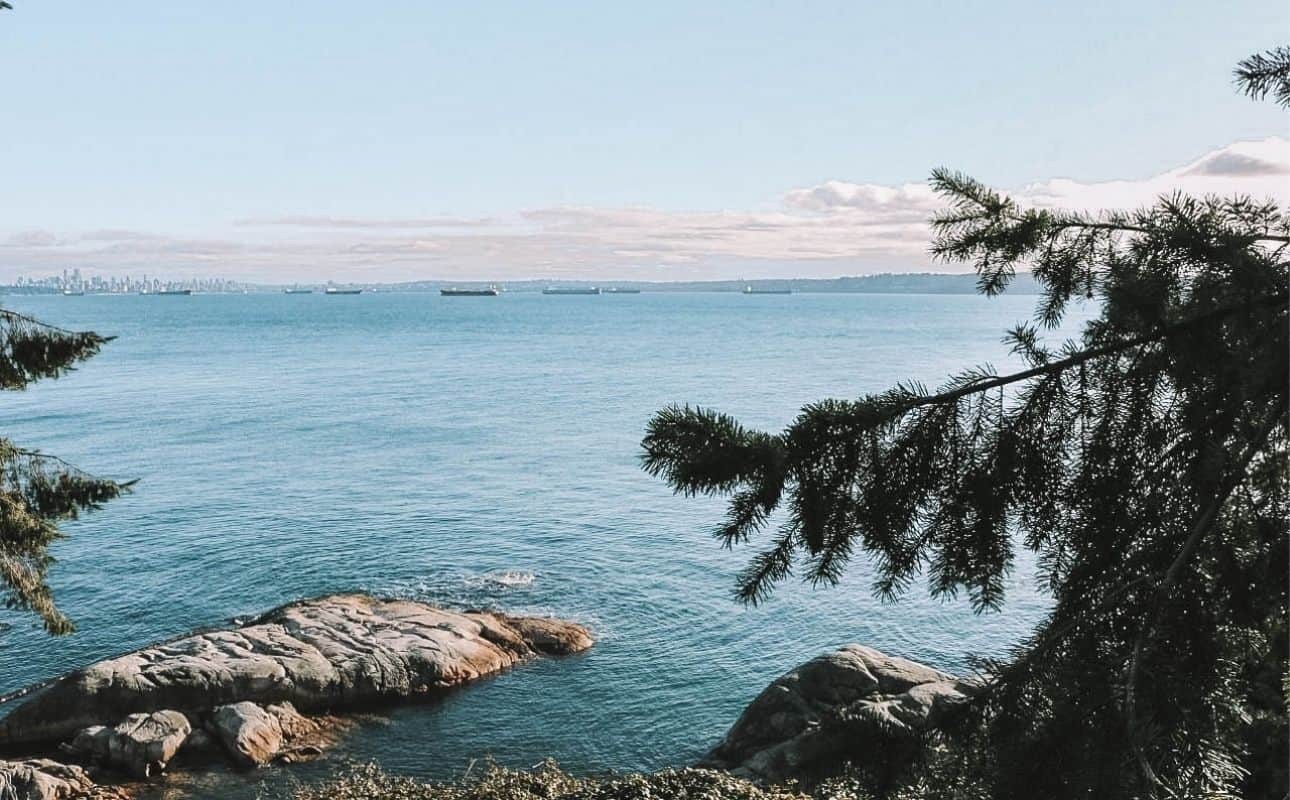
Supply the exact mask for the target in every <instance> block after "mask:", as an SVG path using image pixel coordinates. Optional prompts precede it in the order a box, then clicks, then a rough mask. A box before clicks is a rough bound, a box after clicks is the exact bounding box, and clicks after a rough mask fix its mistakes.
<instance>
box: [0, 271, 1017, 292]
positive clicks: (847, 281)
mask: <svg viewBox="0 0 1290 800" xmlns="http://www.w3.org/2000/svg"><path fill="white" fill-rule="evenodd" d="M489 283H490V282H489V281H441V280H432V281H409V282H406V283H354V284H346V285H347V286H349V285H352V286H355V287H362V288H364V289H367V290H369V291H378V292H437V291H439V290H440V289H442V288H445V287H449V286H460V287H467V286H486V285H488V284H489ZM325 285H326V284H324V283H317V284H310V283H293V284H290V286H292V287H306V288H312V289H315V290H317V291H322V289H323V287H324V286H325ZM497 285H498V286H501V287H503V288H504V289H505V290H506V291H508V292H540V291H542V290H543V289H545V288H547V287H548V286H565V287H579V286H600V287H602V288H607V287H611V286H614V287H619V288H623V289H639V290H641V291H642V292H742V291H743V290H744V287H746V286H752V287H754V288H757V289H792V290H793V291H794V292H798V293H800V294H976V291H977V289H976V275H974V274H967V275H962V274H959V275H948V274H944V273H936V272H914V273H883V274H880V275H854V276H849V277H843V278H766V279H759V278H747V279H740V280H733V281H612V280H606V281H569V280H523V281H498V282H497ZM237 288H238V290H241V289H242V288H245V289H247V290H249V291H252V292H280V291H282V290H283V289H284V288H287V287H286V286H285V285H282V284H237ZM1008 292H1009V293H1011V294H1039V287H1038V284H1036V283H1035V279H1034V277H1033V276H1031V274H1030V273H1028V272H1023V273H1021V274H1019V275H1017V277H1016V279H1015V280H1014V281H1013V282H1012V285H1011V286H1009V287H1008ZM58 293H59V290H58V289H57V288H56V287H50V286H30V285H28V286H3V285H0V294H58Z"/></svg>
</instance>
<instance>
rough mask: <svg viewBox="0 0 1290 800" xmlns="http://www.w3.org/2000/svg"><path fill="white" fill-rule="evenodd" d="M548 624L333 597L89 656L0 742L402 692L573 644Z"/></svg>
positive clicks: (22, 712) (578, 630) (357, 702)
mask: <svg viewBox="0 0 1290 800" xmlns="http://www.w3.org/2000/svg"><path fill="white" fill-rule="evenodd" d="M591 644H592V639H591V635H590V634H589V632H588V631H587V630H586V629H585V628H583V627H582V626H581V625H577V624H575V623H572V622H564V621H561V620H555V619H545V618H537V617H516V616H509V615H506V614H500V613H490V612H455V611H447V610H444V609H440V608H436V607H434V606H430V605H426V604H424V603H419V602H414V601H408V600H382V599H377V598H373V597H368V596H365V595H333V596H328V597H321V598H317V599H313V600H305V601H301V602H298V603H292V604H289V605H286V606H282V607H281V608H278V609H275V610H273V611H270V612H269V613H267V614H265V615H263V616H262V617H259V618H258V619H255V620H252V621H250V622H247V623H246V624H243V625H240V626H237V627H233V628H229V629H226V630H215V631H209V632H205V633H199V634H195V635H192V636H187V637H184V638H181V639H176V640H174V641H170V642H165V643H162V644H157V645H153V646H151V647H147V648H144V649H142V650H137V651H135V652H133V653H128V654H126V655H123V656H120V657H117V658H113V659H108V660H106V661H100V662H98V663H97V664H93V665H91V666H89V667H87V668H85V669H83V670H80V671H78V672H75V673H72V674H70V675H67V676H65V677H63V678H61V679H59V680H58V681H55V682H54V683H52V684H50V685H49V686H47V687H44V688H43V689H40V690H39V691H36V692H33V693H32V694H31V695H30V696H29V697H28V698H27V699H26V700H25V701H24V702H23V703H22V704H21V705H19V706H18V707H17V708H15V709H14V710H13V711H12V712H11V713H10V714H9V715H8V716H7V717H5V719H4V720H3V721H0V744H32V743H42V742H57V741H60V740H61V741H65V740H67V739H69V738H70V737H72V736H73V735H74V734H76V733H77V731H79V730H81V729H83V728H87V727H90V726H93V725H115V724H116V723H118V722H120V721H121V720H123V719H125V718H126V717H127V716H129V715H130V714H136V713H150V712H153V711H160V710H163V709H170V710H176V711H180V712H183V713H185V714H189V715H190V716H192V715H202V714H206V713H208V712H210V711H213V710H214V709H215V708H217V707H219V706H224V705H230V704H235V703H239V702H242V701H252V702H255V703H258V704H261V705H264V704H271V703H281V702H290V703H292V704H294V705H295V707H296V708H298V709H300V710H302V711H324V710H332V709H346V708H356V707H361V706H363V705H364V704H365V703H370V702H374V701H388V700H396V699H399V698H410V697H414V696H418V695H424V694H426V693H429V692H433V691H434V690H436V689H443V688H447V687H451V686H456V685H459V684H462V683H466V682H468V681H471V680H474V679H476V678H479V677H481V676H483V675H488V674H490V673H494V672H497V671H499V670H502V669H505V668H506V667H509V666H512V665H513V664H516V663H518V662H520V661H523V660H525V659H527V658H530V657H533V656H536V655H541V654H551V655H565V654H570V653H576V652H579V651H581V650H585V649H587V648H588V647H590V646H591Z"/></svg>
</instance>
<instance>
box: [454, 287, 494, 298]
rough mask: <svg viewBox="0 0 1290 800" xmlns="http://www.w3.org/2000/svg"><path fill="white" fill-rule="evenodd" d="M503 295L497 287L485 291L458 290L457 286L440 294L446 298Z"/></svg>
mask: <svg viewBox="0 0 1290 800" xmlns="http://www.w3.org/2000/svg"><path fill="white" fill-rule="evenodd" d="M501 293H502V290H501V289H498V288H497V287H496V286H489V287H487V288H485V289H458V288H457V287H456V286H452V287H449V288H447V289H440V290H439V294H441V295H443V296H444V297H497V296H498V295H499V294H501Z"/></svg>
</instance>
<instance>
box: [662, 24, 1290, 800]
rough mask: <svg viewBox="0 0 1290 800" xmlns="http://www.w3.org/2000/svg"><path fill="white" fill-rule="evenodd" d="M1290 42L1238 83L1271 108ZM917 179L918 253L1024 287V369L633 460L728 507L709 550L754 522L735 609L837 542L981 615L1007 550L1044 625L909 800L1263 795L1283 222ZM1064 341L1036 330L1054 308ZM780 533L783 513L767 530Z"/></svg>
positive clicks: (673, 439)
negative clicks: (1035, 293)
mask: <svg viewBox="0 0 1290 800" xmlns="http://www.w3.org/2000/svg"><path fill="white" fill-rule="evenodd" d="M1288 65H1290V50H1287V49H1286V48H1280V49H1278V50H1274V51H1271V52H1270V53H1269V54H1266V55H1264V56H1256V57H1254V58H1252V59H1250V60H1247V61H1246V62H1243V63H1242V64H1241V65H1240V67H1239V68H1238V72H1237V80H1238V84H1239V85H1240V86H1241V87H1242V88H1243V89H1244V90H1245V91H1247V92H1248V93H1249V94H1250V95H1252V96H1254V97H1263V96H1265V95H1266V94H1268V93H1271V94H1272V95H1273V97H1274V98H1275V99H1277V100H1278V101H1279V102H1280V103H1281V104H1282V105H1286V104H1287V103H1290V99H1288V98H1290V93H1287V85H1290V82H1288V81H1287V75H1288V74H1290V67H1288ZM932 185H933V187H934V188H935V189H936V190H937V191H938V192H939V194H940V195H941V196H942V197H943V198H944V199H945V200H946V201H947V205H948V207H947V209H946V210H945V211H944V212H942V213H940V214H938V215H936V216H935V217H934V219H933V220H932V226H933V232H934V241H933V243H932V246H931V251H932V253H933V255H934V256H935V257H937V258H939V259H942V260H944V261H951V262H969V263H971V264H973V265H974V267H975V269H976V272H977V274H978V276H979V281H978V282H979V288H980V290H981V292H983V293H984V294H986V295H997V294H999V293H1001V292H1003V291H1005V290H1006V289H1007V287H1008V285H1009V283H1010V281H1011V280H1012V279H1013V278H1014V276H1015V274H1016V271H1017V270H1018V269H1028V270H1029V271H1031V272H1032V273H1033V275H1034V277H1035V279H1036V280H1037V281H1038V282H1039V284H1040V285H1041V288H1042V290H1043V293H1042V295H1041V299H1040V302H1039V305H1038V308H1037V310H1036V319H1035V322H1034V324H1023V325H1021V326H1019V327H1017V328H1015V329H1014V330H1011V331H1009V332H1008V333H1007V336H1006V341H1007V342H1009V343H1010V344H1011V347H1012V351H1013V352H1014V353H1015V354H1016V355H1017V356H1019V357H1020V358H1021V359H1022V360H1024V363H1025V369H1023V370H1021V371H1019V372H1016V373H1013V374H1008V375H1000V374H996V373H995V372H994V371H993V370H991V369H990V368H988V367H982V368H976V369H970V370H967V371H965V372H963V373H961V374H959V375H957V376H955V377H953V378H951V379H950V380H948V381H947V382H946V384H945V385H944V386H942V387H940V388H939V389H937V390H935V391H932V390H929V389H927V388H926V387H924V386H921V385H918V384H902V385H899V386H896V387H895V388H893V389H891V390H889V391H887V392H884V393H882V394H876V395H870V396H866V397H862V398H860V399H857V400H824V401H821V402H818V403H815V404H813V405H809V406H807V407H805V408H803V409H802V411H801V413H800V414H799V416H798V417H797V418H796V420H795V421H794V422H793V423H792V424H791V425H790V426H789V427H788V428H787V429H786V430H784V431H782V432H779V433H766V432H760V431H754V430H749V429H747V428H745V427H744V426H742V425H740V424H739V423H738V422H737V421H736V420H734V419H732V418H730V417H729V416H727V415H724V414H721V413H717V412H715V411H712V410H709V409H703V408H690V407H676V406H674V407H670V408H667V409H664V410H663V411H661V412H659V413H658V414H657V415H656V416H655V417H654V418H653V419H652V420H651V422H650V424H649V426H648V429H647V432H646V436H645V438H644V441H643V448H644V453H643V456H642V459H643V465H644V467H645V469H646V470H647V471H649V472H650V473H651V474H654V475H658V476H661V477H663V478H664V479H666V480H667V481H668V482H669V483H670V484H671V485H672V486H673V487H674V488H675V489H676V490H677V491H678V492H681V493H684V494H690V495H692V494H707V495H722V496H728V497H729V498H730V501H729V506H728V514H727V517H726V519H725V520H724V521H723V522H722V524H721V525H720V526H719V527H718V529H717V531H716V535H717V537H718V539H719V540H720V541H721V542H722V543H723V544H724V545H726V546H728V547H733V546H735V545H738V544H741V543H745V542H749V541H751V540H752V539H754V538H756V537H758V536H759V535H760V534H761V533H762V532H763V531H764V530H765V529H767V528H772V527H773V528H774V530H773V531H772V532H771V533H770V540H769V543H768V545H767V546H766V547H764V548H763V549H761V550H760V552H759V553H758V554H757V555H755V557H753V558H752V560H751V561H750V563H749V564H748V566H747V567H746V568H745V569H744V571H743V572H742V573H741V575H740V577H739V583H738V589H737V595H738V597H739V598H740V599H742V600H743V601H745V602H749V603H757V602H761V601H762V600H764V599H766V597H767V596H768V594H769V592H770V591H771V589H772V587H773V586H774V585H775V584H776V583H777V582H779V581H782V580H784V579H786V578H788V577H790V576H791V575H793V574H794V573H795V572H799V573H800V574H801V575H802V576H803V577H804V578H805V579H806V580H807V581H809V582H811V583H813V584H825V585H828V584H834V583H836V582H837V581H838V579H839V577H840V575H841V574H842V572H843V570H844V568H845V567H846V565H847V564H848V562H849V561H850V559H851V558H853V557H854V556H855V555H856V554H857V553H863V554H865V555H867V556H868V558H869V560H870V561H871V562H872V564H873V566H874V569H875V572H876V575H877V577H876V583H875V591H876V592H877V593H878V594H879V595H880V596H881V597H883V598H888V599H892V598H896V597H898V596H899V595H900V594H902V593H903V592H905V591H906V590H907V589H909V587H910V586H911V585H912V583H913V582H914V581H916V580H919V579H920V578H922V579H925V580H926V582H927V585H928V589H929V591H930V592H931V594H932V595H934V596H937V597H950V598H952V597H955V596H958V595H959V594H965V595H966V597H967V598H968V600H969V601H970V602H971V604H972V605H973V607H974V608H975V609H977V610H978V611H980V612H984V611H989V610H996V609H999V608H1001V607H1002V605H1003V603H1004V600H1005V591H1004V590H1005V586H1006V581H1007V578H1008V577H1009V575H1010V574H1011V573H1012V572H1013V570H1014V565H1015V559H1016V555H1017V550H1018V548H1021V547H1024V548H1026V549H1028V550H1030V551H1032V552H1033V553H1034V554H1035V556H1034V559H1035V562H1036V563H1037V564H1038V569H1039V574H1040V578H1041V580H1042V581H1043V583H1044V585H1045V587H1046V588H1047V589H1048V590H1049V591H1050V593H1051V595H1052V597H1053V608H1052V611H1051V613H1050V614H1049V615H1048V617H1047V618H1046V619H1045V620H1044V621H1043V623H1042V624H1040V625H1039V626H1038V628H1037V630H1035V631H1034V632H1033V634H1032V635H1031V636H1030V637H1029V638H1028V639H1027V640H1026V641H1024V642H1022V643H1020V644H1019V645H1017V646H1016V647H1015V649H1014V650H1013V651H1011V652H1010V654H1009V655H1008V657H1006V658H1003V659H999V660H995V661H980V662H979V663H978V666H979V669H980V671H981V673H982V676H983V677H984V678H985V680H986V682H987V688H986V689H985V691H983V692H982V694H981V695H980V696H978V697H977V698H976V699H975V700H974V701H973V702H972V703H971V704H970V705H969V706H968V707H967V708H966V709H965V710H964V711H963V713H962V715H961V716H960V717H959V718H958V719H956V720H953V721H952V722H951V723H950V724H948V725H947V726H946V728H945V730H944V731H943V732H942V733H941V734H940V735H941V736H942V737H944V738H943V740H942V744H945V745H946V746H945V747H942V748H929V750H928V751H927V752H928V755H927V758H928V763H927V764H926V765H925V766H926V767H927V768H928V769H930V770H932V771H933V773H934V774H935V775H937V776H938V779H937V780H936V781H934V782H933V783H932V790H931V796H934V797H963V796H981V797H996V798H1035V797H1045V798H1076V797H1079V798H1090V797H1096V798H1142V797H1202V796H1203V797H1284V796H1285V795H1286V792H1287V781H1286V769H1285V768H1286V755H1287V746H1288V745H1287V742H1288V741H1290V740H1288V738H1287V721H1286V696H1285V691H1284V686H1285V683H1284V682H1285V681H1287V680H1290V679H1287V678H1286V676H1287V648H1288V647H1290V639H1288V637H1287V628H1286V611H1287V601H1288V599H1290V592H1288V586H1287V583H1288V577H1287V576H1288V573H1290V563H1288V559H1287V549H1288V545H1290V540H1288V538H1287V529H1286V520H1287V515H1288V514H1290V502H1288V498H1287V477H1288V476H1287V455H1288V452H1290V450H1288V448H1290V437H1288V432H1287V423H1288V422H1290V419H1288V416H1287V402H1288V398H1290V386H1288V383H1290V373H1288V355H1290V337H1288V323H1287V305H1288V303H1290V282H1288V272H1287V261H1286V253H1287V245H1288V244H1290V217H1288V216H1287V215H1286V214H1285V213H1284V212H1283V211H1282V209H1280V208H1278V207H1277V206H1276V205H1274V204H1272V203H1267V202H1259V201H1256V200H1254V199H1251V198H1247V197H1234V198H1218V197H1206V198H1193V197H1187V196H1182V195H1178V194H1175V195H1172V196H1168V197H1163V198H1161V199H1160V200H1159V201H1158V202H1157V203H1156V204H1155V205H1153V206H1151V207H1149V208H1145V209H1141V210H1138V211H1132V212H1115V213H1100V214H1090V213H1080V212H1073V211H1054V210H1039V209H1029V208H1023V207H1022V206H1021V205H1020V204H1018V203H1017V202H1016V201H1015V200H1013V199H1011V198H1009V197H1007V196H1005V195H1003V194H1000V193H998V192H995V191H992V190H990V189H988V188H987V187H985V186H983V185H982V184H980V183H978V182H976V181H974V180H972V179H970V178H968V177H966V176H964V175H961V174H959V173H956V172H952V171H949V170H944V169H941V170H937V171H935V172H934V173H933V175H932ZM1079 301H1084V302H1089V303H1093V304H1095V306H1094V307H1095V308H1100V314H1099V315H1098V316H1097V317H1096V318H1095V319H1094V320H1092V321H1091V322H1089V323H1087V324H1086V325H1085V326H1084V327H1083V330H1082V333H1081V335H1080V336H1079V338H1078V339H1077V340H1074V341H1067V342H1065V343H1063V344H1060V345H1052V344H1049V343H1048V342H1047V340H1046V337H1045V335H1044V332H1045V331H1046V330H1051V329H1052V328H1053V327H1055V326H1056V325H1057V324H1058V323H1059V322H1060V321H1061V320H1062V318H1063V314H1064V313H1065V312H1066V311H1067V310H1068V309H1069V307H1070V306H1071V304H1072V303H1074V302H1079ZM776 523H778V524H776Z"/></svg>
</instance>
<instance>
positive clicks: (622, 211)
mask: <svg viewBox="0 0 1290 800" xmlns="http://www.w3.org/2000/svg"><path fill="white" fill-rule="evenodd" d="M1287 175H1290V141H1287V140H1285V139H1282V138H1270V139H1265V140H1262V141H1251V142H1238V143H1235V144H1232V145H1229V146H1227V147H1223V148H1220V149H1218V150H1214V151H1212V152H1210V153H1206V154H1204V155H1203V156H1201V157H1200V158H1197V159H1196V160H1194V161H1192V162H1190V163H1187V164H1183V165H1180V166H1178V167H1177V168H1175V169H1171V170H1168V171H1165V172H1162V173H1160V174H1158V175H1154V176H1150V177H1147V178H1143V179H1138V180H1116V181H1099V182H1083V181H1078V180H1073V179H1069V178H1054V179H1052V180H1047V181H1042V182H1038V183H1033V184H1029V185H1026V186H1022V187H1015V188H1013V189H1011V190H1009V193H1010V194H1011V195H1012V196H1014V197H1016V198H1017V199H1018V200H1019V201H1021V202H1022V203H1025V204H1030V205H1036V206H1041V207H1069V208H1080V209H1090V210H1093V209H1108V208H1132V207H1137V206H1142V205H1145V204H1149V203H1151V202H1152V201H1153V200H1154V199H1155V198H1157V197H1159V196H1161V195H1164V194H1168V193H1170V192H1173V191H1183V192H1188V193H1191V194H1200V195H1204V194H1220V195H1232V194H1248V195H1252V196H1254V197H1256V198H1260V199H1261V198H1267V197H1271V198H1274V199H1277V200H1278V201H1280V202H1282V203H1290V180H1287V177H1286V176H1287ZM938 207H940V201H939V199H938V198H937V197H936V195H935V194H934V193H933V192H932V191H931V190H930V189H929V188H928V187H927V185H925V184H922V183H906V184H902V185H898V186H885V185H880V184H873V183H862V182H850V181H844V180H833V181H827V182H825V183H821V184H819V185H816V186H806V187H800V188H795V189H791V190H789V191H786V192H785V193H784V194H783V195H782V196H781V197H780V198H778V201H777V202H776V203H774V204H773V206H772V207H770V208H768V209H762V210H743V211H740V210H726V211H665V210H659V209H652V208H599V207H584V206H561V207H552V208H539V209H530V210H526V211H518V212H516V213H514V214H512V215H509V216H507V217H503V218H468V217H447V216H435V217H402V218H377V217H363V216H343V217H338V216H310V215H283V216H278V217H265V218H249V219H241V220H236V221H235V222H234V223H233V224H232V225H230V226H229V227H228V229H227V230H226V231H225V232H224V233H223V234H222V235H218V236H211V237H180V236H173V235H166V234H164V233H162V232H144V231H122V230H100V231H88V232H82V233H75V232H58V231H53V230H23V231H13V232H11V233H9V234H8V235H7V237H3V236H0V278H4V277H12V276H14V275H17V274H23V273H28V274H30V273H38V272H47V271H51V270H55V269H62V268H63V267H67V266H80V267H81V268H82V269H86V268H88V269H92V270H98V271H104V272H120V271H139V270H143V271H149V272H165V273H166V274H174V275H184V274H189V275H212V276H216V275H217V276H224V277H230V278H238V279H244V280H264V281H295V280H311V279H326V278H337V279H349V280H411V279H416V278H445V279H456V280H463V279H469V278H479V279H490V280H505V279H507V278H520V277H537V276H547V275H559V276H562V277H588V278H604V277H633V276H638V277H642V278H649V279H666V278H671V277H685V278H698V277H738V276H740V275H743V276H752V275H759V274H760V275H771V274H777V275H836V274H842V273H850V274H855V273H862V272H866V271H885V270H920V269H927V268H928V266H929V260H928V258H927V255H926V252H927V243H928V238H929V231H928V227H927V218H928V217H929V215H930V214H931V213H932V212H934V211H935V210H936V209H937V208H938ZM940 268H941V269H944V268H945V267H940Z"/></svg>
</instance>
